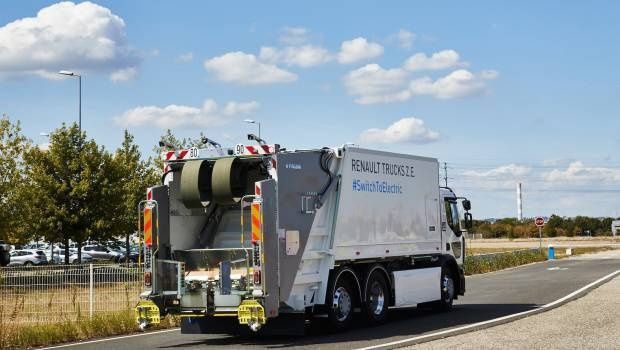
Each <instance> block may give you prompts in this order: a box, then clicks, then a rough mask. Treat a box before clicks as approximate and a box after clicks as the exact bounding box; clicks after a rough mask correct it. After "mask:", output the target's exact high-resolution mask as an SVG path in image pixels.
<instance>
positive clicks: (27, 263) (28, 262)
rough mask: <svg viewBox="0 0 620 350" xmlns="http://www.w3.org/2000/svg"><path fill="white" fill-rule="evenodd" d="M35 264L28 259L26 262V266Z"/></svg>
mask: <svg viewBox="0 0 620 350" xmlns="http://www.w3.org/2000/svg"><path fill="white" fill-rule="evenodd" d="M33 265H34V264H33V263H32V261H26V262H25V263H24V266H33Z"/></svg>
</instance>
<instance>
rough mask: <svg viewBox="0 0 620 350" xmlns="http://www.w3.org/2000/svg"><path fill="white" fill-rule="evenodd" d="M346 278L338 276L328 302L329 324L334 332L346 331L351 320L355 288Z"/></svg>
mask: <svg viewBox="0 0 620 350" xmlns="http://www.w3.org/2000/svg"><path fill="white" fill-rule="evenodd" d="M347 277H348V276H346V275H340V276H339V278H338V280H337V281H336V283H335V284H334V288H333V289H332V290H333V292H332V294H331V297H330V300H329V311H328V318H329V323H330V325H331V326H332V327H333V328H334V330H336V331H341V330H344V329H346V328H347V327H348V326H349V325H350V323H351V320H352V319H353V305H354V300H355V288H354V287H352V283H351V282H350V280H349V279H348V278H347Z"/></svg>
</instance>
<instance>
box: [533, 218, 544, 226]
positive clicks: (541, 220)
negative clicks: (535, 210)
mask: <svg viewBox="0 0 620 350" xmlns="http://www.w3.org/2000/svg"><path fill="white" fill-rule="evenodd" d="M534 223H535V224H536V226H538V227H543V226H545V218H543V217H542V216H537V217H536V219H534Z"/></svg>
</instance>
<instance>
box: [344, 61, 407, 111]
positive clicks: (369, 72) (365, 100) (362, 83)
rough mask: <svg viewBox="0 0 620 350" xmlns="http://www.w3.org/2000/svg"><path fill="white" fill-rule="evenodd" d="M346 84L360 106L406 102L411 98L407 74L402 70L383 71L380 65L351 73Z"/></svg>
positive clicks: (373, 65)
mask: <svg viewBox="0 0 620 350" xmlns="http://www.w3.org/2000/svg"><path fill="white" fill-rule="evenodd" d="M344 84H345V87H346V89H347V92H348V93H349V94H350V95H354V96H356V99H355V102H357V103H359V104H371V103H385V102H395V101H404V100H407V99H409V98H410V97H411V93H410V92H409V90H407V86H406V85H407V72H405V71H404V70H402V69H383V68H381V66H379V65H378V64H374V63H373V64H367V65H365V66H364V67H361V68H358V69H356V70H353V71H351V72H349V73H348V74H347V75H346V76H345V77H344Z"/></svg>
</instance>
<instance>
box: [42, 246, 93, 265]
mask: <svg viewBox="0 0 620 350" xmlns="http://www.w3.org/2000/svg"><path fill="white" fill-rule="evenodd" d="M69 253H70V255H69V264H80V263H81V264H90V263H92V262H93V257H92V256H90V254H87V253H84V252H82V261H81V262H80V261H79V260H78V254H77V249H75V248H69ZM52 261H53V263H54V264H64V263H65V251H64V250H62V251H59V252H58V254H57V253H56V252H54V257H53V258H52Z"/></svg>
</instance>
